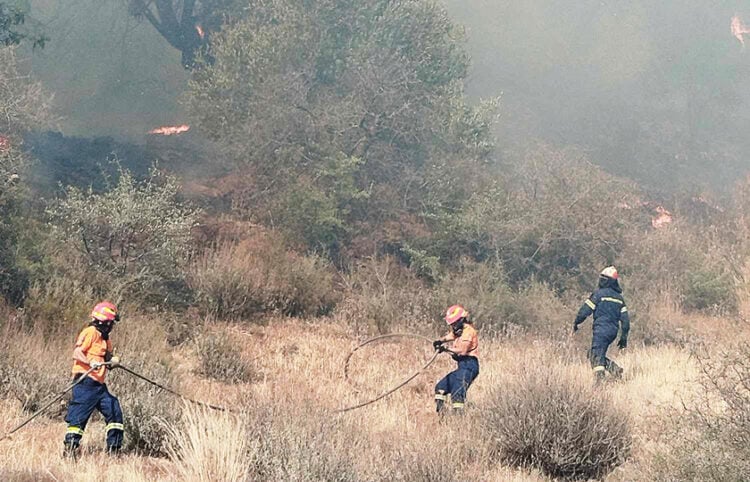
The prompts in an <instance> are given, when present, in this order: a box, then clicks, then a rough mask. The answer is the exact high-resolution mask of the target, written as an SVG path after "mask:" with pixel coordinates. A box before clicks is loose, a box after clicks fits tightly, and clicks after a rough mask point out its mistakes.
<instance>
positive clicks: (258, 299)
mask: <svg viewBox="0 0 750 482" xmlns="http://www.w3.org/2000/svg"><path fill="white" fill-rule="evenodd" d="M189 285H190V287H191V288H192V289H193V290H194V291H195V296H196V299H197V301H198V303H199V306H200V308H201V311H203V313H204V314H206V315H208V316H211V317H215V318H218V319H223V320H239V319H246V318H251V317H254V316H256V315H258V314H261V313H270V312H279V313H282V314H284V315H289V316H317V315H323V314H326V313H328V312H330V311H331V310H332V309H333V306H334V305H335V304H336V295H335V292H334V287H333V272H332V270H331V268H330V267H329V265H328V263H327V262H326V261H324V260H323V259H322V258H320V257H318V256H314V255H313V256H301V255H298V254H295V253H293V252H291V251H288V250H287V249H286V248H285V245H284V243H283V240H282V239H280V238H279V237H278V235H275V234H261V235H257V236H255V237H254V238H252V239H247V240H242V241H239V242H236V243H235V242H230V241H225V242H223V243H221V244H219V245H218V246H217V247H216V248H215V249H214V250H209V251H206V252H205V253H204V254H203V255H202V256H200V257H199V258H198V259H197V261H196V262H195V263H194V264H193V266H192V268H191V270H190V275H189Z"/></svg>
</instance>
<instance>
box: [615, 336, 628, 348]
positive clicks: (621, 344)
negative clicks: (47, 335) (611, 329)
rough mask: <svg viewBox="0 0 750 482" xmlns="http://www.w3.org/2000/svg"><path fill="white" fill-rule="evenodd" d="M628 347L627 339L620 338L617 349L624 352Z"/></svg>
mask: <svg viewBox="0 0 750 482" xmlns="http://www.w3.org/2000/svg"><path fill="white" fill-rule="evenodd" d="M627 347H628V339H627V338H620V341H619V342H617V348H619V349H620V350H624V349H625V348H627Z"/></svg>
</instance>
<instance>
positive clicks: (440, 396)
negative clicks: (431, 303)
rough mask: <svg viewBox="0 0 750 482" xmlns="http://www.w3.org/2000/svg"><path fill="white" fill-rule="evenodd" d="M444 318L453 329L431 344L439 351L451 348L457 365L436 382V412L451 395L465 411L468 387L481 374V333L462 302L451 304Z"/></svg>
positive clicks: (458, 408)
mask: <svg viewBox="0 0 750 482" xmlns="http://www.w3.org/2000/svg"><path fill="white" fill-rule="evenodd" d="M445 322H446V323H448V326H450V328H451V330H450V331H449V332H448V333H447V334H446V335H445V336H444V337H442V338H440V339H439V340H435V341H434V342H433V343H432V345H433V346H434V347H435V349H436V350H438V351H440V352H443V351H447V352H449V353H450V354H451V356H452V357H453V359H454V360H455V361H456V362H457V363H458V367H456V370H454V371H452V372H450V373H449V374H447V375H446V376H445V377H443V379H442V380H440V381H439V382H438V383H437V385H435V405H436V409H437V412H438V413H442V412H443V408H444V405H445V401H446V400H447V399H448V395H450V397H451V405H452V408H453V410H454V412H455V413H462V412H463V409H464V404H465V403H466V391H467V390H468V389H469V386H470V385H471V383H472V382H473V381H474V379H476V378H477V375H479V360H478V358H477V357H478V355H479V350H478V349H479V337H478V336H477V330H476V328H474V325H473V323H472V322H471V321H469V313H468V312H467V311H466V310H465V309H463V307H461V306H459V305H453V306H451V307H450V308H448V311H447V312H446V314H445ZM446 342H453V343H452V345H451V348H450V349H448V348H446V347H445V346H443V344H444V343H446Z"/></svg>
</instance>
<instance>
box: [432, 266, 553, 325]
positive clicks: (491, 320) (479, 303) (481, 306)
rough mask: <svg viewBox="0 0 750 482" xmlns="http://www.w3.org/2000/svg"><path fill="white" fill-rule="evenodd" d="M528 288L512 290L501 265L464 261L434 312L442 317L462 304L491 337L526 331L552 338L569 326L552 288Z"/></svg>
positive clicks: (444, 284)
mask: <svg viewBox="0 0 750 482" xmlns="http://www.w3.org/2000/svg"><path fill="white" fill-rule="evenodd" d="M525 285H526V286H525V287H524V288H522V289H514V288H512V287H511V285H510V284H509V282H508V279H507V277H506V274H505V270H504V269H503V268H502V266H500V265H499V263H491V262H486V263H474V262H471V261H468V260H464V261H463V262H461V263H460V264H459V266H457V267H456V268H455V269H454V270H452V271H451V272H450V274H448V275H446V276H445V277H444V278H443V279H442V280H441V281H440V283H439V284H438V286H437V287H436V289H435V292H434V294H433V308H432V312H433V313H435V314H439V313H442V312H443V311H444V310H445V308H447V307H448V306H450V305H453V304H456V303H459V304H461V305H462V306H464V307H465V308H466V309H467V310H468V311H469V313H470V314H471V318H472V319H474V320H476V322H477V326H479V327H480V328H481V329H482V330H483V331H484V332H485V333H490V334H510V333H513V332H514V331H517V330H518V329H519V328H523V329H527V330H533V331H535V332H537V333H544V334H546V335H550V334H552V333H553V332H554V331H555V329H556V328H559V327H561V326H566V327H567V326H568V325H567V324H566V323H565V321H567V318H566V317H565V313H566V309H565V307H564V306H563V304H562V302H561V301H560V300H559V299H558V298H557V296H556V295H555V292H554V291H552V289H551V288H549V287H548V286H546V285H544V284H541V283H538V282H535V281H529V282H528V283H525ZM439 324H440V328H441V329H444V325H443V324H442V323H439Z"/></svg>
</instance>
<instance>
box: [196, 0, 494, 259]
mask: <svg viewBox="0 0 750 482" xmlns="http://www.w3.org/2000/svg"><path fill="white" fill-rule="evenodd" d="M211 59H212V61H211V62H205V63H204V65H203V68H200V69H197V70H196V71H195V72H194V73H193V78H192V81H191V84H190V89H189V93H188V104H189V107H190V109H191V112H192V115H193V117H194V118H195V121H196V122H195V123H196V124H197V125H198V127H199V128H200V129H202V130H203V131H204V132H206V133H208V134H209V135H210V136H211V137H212V138H213V139H215V140H216V141H218V144H219V145H220V146H222V147H223V148H224V151H225V153H226V154H227V155H228V157H229V158H230V159H232V160H233V161H234V164H235V166H236V170H235V172H234V173H232V176H231V177H232V178H233V186H235V188H234V190H233V192H232V193H230V194H231V195H232V197H233V201H234V205H235V207H238V208H239V210H240V213H241V214H245V215H247V216H249V217H252V218H255V219H256V220H260V221H261V222H266V223H267V224H269V225H273V226H275V227H280V228H282V229H284V230H285V231H286V232H287V233H288V234H289V235H291V237H292V238H293V239H297V240H298V241H299V242H300V243H301V244H303V245H306V246H307V247H310V248H320V247H322V248H324V249H326V250H328V251H329V252H331V251H335V250H337V249H341V248H347V247H348V246H349V247H350V246H351V245H353V244H357V243H360V244H362V245H364V246H367V248H366V249H372V245H373V243H375V244H377V243H379V242H380V243H382V242H395V243H398V242H399V240H400V239H401V238H404V237H408V236H409V232H410V231H414V230H415V229H416V230H420V229H428V230H429V223H428V222H427V221H426V219H427V218H426V217H425V214H427V213H429V211H430V210H431V209H433V208H438V209H445V208H446V206H445V205H444V203H443V201H445V199H444V198H443V197H441V196H440V195H436V193H439V192H443V191H442V188H441V187H438V186H437V184H439V183H440V182H443V181H444V180H445V178H446V177H447V176H449V175H452V174H453V173H454V171H455V167H456V166H459V165H462V166H464V167H467V168H469V169H467V171H470V172H469V174H466V172H464V175H463V176H456V177H455V178H454V179H453V180H454V183H453V185H454V188H453V189H455V190H459V189H458V188H456V186H457V185H459V184H461V188H460V189H464V188H465V185H464V183H465V179H468V178H472V176H474V177H480V173H481V166H482V165H483V164H482V163H483V162H484V161H486V160H487V158H488V156H489V153H490V151H491V149H492V144H491V142H490V141H489V124H490V117H491V116H487V115H485V113H486V112H488V111H486V110H479V109H475V108H473V107H470V106H469V105H468V104H467V102H466V100H465V97H464V93H463V80H464V78H465V76H466V72H467V65H468V57H467V55H466V53H465V51H464V49H463V33H462V31H461V29H460V28H458V27H457V26H456V25H454V24H453V23H452V22H451V21H450V19H449V18H448V15H447V14H446V12H445V11H444V9H443V8H442V7H441V6H439V5H438V4H437V3H435V2H431V1H427V0H395V1H386V0H355V1H343V0H323V1H319V2H295V1H291V0H253V1H250V2H249V6H248V7H247V9H246V17H245V18H244V19H243V20H241V21H238V22H237V23H235V24H233V25H231V26H229V27H225V29H224V30H223V31H222V32H221V33H220V34H218V35H215V36H214V37H213V39H212V44H211ZM453 189H452V190H451V192H453ZM452 207H453V206H452ZM412 234H413V233H412ZM370 254H371V252H370Z"/></svg>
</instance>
